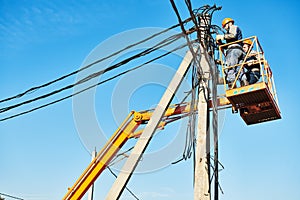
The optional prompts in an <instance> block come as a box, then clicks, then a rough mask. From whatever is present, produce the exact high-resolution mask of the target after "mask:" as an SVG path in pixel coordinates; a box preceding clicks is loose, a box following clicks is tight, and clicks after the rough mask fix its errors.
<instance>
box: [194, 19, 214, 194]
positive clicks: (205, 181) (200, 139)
mask: <svg viewBox="0 0 300 200" xmlns="http://www.w3.org/2000/svg"><path fill="white" fill-rule="evenodd" d="M209 24H210V18H209V16H206V15H204V16H201V17H200V30H201V31H200V35H198V38H199V37H200V41H201V45H200V55H199V54H198V56H199V57H200V66H198V67H199V93H198V126H197V133H196V134H197V135H196V152H195V155H196V160H195V175H194V200H210V199H211V187H210V132H209V124H210V123H209V122H210V116H209V106H208V100H209V97H210V94H209V92H210V91H209V90H208V88H209V79H210V78H211V69H212V67H215V66H212V65H213V60H212V58H211V56H210V55H209V54H208V51H207V47H206V40H205V37H206V35H207V33H208V31H209V27H208V25H209Z"/></svg>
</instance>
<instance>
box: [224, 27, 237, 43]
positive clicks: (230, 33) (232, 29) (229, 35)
mask: <svg viewBox="0 0 300 200" xmlns="http://www.w3.org/2000/svg"><path fill="white" fill-rule="evenodd" d="M237 34H238V27H237V26H235V25H232V26H230V28H229V31H228V33H226V34H225V35H224V39H225V40H230V39H236V38H237Z"/></svg>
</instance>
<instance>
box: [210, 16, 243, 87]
mask: <svg viewBox="0 0 300 200" xmlns="http://www.w3.org/2000/svg"><path fill="white" fill-rule="evenodd" d="M222 27H223V28H224V29H225V30H226V33H225V34H224V35H217V36H216V41H217V44H222V40H226V43H232V42H235V41H237V40H241V39H242V38H243V36H242V31H241V29H240V28H239V27H238V26H236V25H234V20H233V19H231V18H225V19H224V20H223V21H222ZM241 45H242V44H241V43H233V44H230V45H229V46H227V49H226V52H225V60H226V66H227V69H226V70H225V73H226V81H227V83H228V86H229V88H231V86H232V84H233V82H234V81H235V79H236V73H237V71H238V67H231V68H230V66H234V65H236V64H238V63H239V61H240V60H241V59H242V56H243V50H242V46H241Z"/></svg>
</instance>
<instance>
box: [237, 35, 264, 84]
mask: <svg viewBox="0 0 300 200" xmlns="http://www.w3.org/2000/svg"><path fill="white" fill-rule="evenodd" d="M252 48H253V46H252V41H251V40H250V39H246V40H244V41H243V51H244V55H245V56H246V57H245V64H243V69H242V70H241V71H242V74H241V76H240V77H241V85H242V86H246V85H249V84H254V83H256V82H257V81H258V80H259V79H260V64H259V63H255V61H257V60H258V59H257V52H256V51H254V50H252Z"/></svg>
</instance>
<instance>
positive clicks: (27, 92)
mask: <svg viewBox="0 0 300 200" xmlns="http://www.w3.org/2000/svg"><path fill="white" fill-rule="evenodd" d="M190 20H191V18H188V19H186V20H185V21H184V23H187V22H189V21H190ZM178 26H179V24H176V25H173V26H171V27H169V28H167V29H164V30H162V31H160V32H158V33H155V34H153V35H151V36H149V37H148V38H145V39H143V40H141V41H139V42H137V43H134V44H131V45H129V46H127V47H125V48H123V49H121V50H119V51H117V52H115V53H112V54H110V55H109V56H106V57H103V58H101V59H99V60H96V61H95V62H92V63H90V64H88V65H86V66H84V67H82V68H81V69H79V70H76V71H73V72H71V73H69V74H66V75H64V76H62V77H59V78H57V79H54V80H52V81H49V82H47V83H45V84H42V85H39V86H35V87H32V88H30V89H28V90H26V91H24V92H22V93H19V94H17V95H14V96H11V97H8V98H5V99H2V100H0V103H3V102H6V101H10V100H12V99H16V98H20V97H22V96H24V95H26V94H30V93H33V92H35V91H37V90H39V89H41V88H44V87H47V86H49V85H52V84H54V83H56V82H58V81H61V80H64V79H65V78H67V77H70V76H73V75H75V74H77V73H79V72H81V71H83V70H85V69H88V68H89V67H91V66H93V65H95V64H97V63H100V62H103V61H104V60H107V59H108V58H111V57H112V56H115V55H118V54H120V53H121V52H123V51H125V50H128V49H130V48H132V47H134V46H137V45H139V44H142V43H144V42H146V41H149V40H151V39H153V38H155V37H157V36H159V35H161V34H163V33H166V32H168V31H169V30H172V29H174V28H176V27H178Z"/></svg>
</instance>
